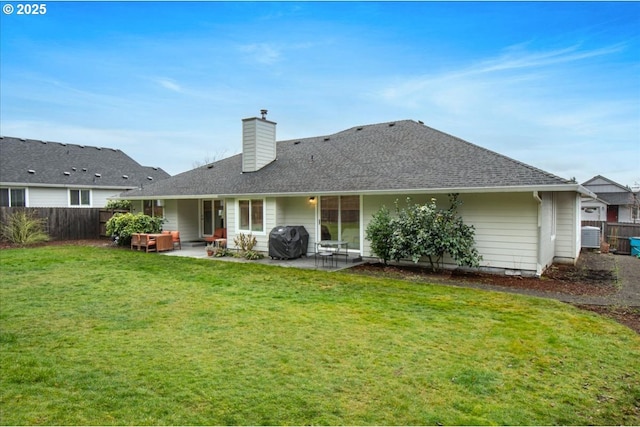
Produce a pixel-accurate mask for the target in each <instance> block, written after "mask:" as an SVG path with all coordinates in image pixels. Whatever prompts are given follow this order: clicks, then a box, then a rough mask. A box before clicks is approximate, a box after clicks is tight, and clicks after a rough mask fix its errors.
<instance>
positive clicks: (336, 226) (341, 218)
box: [320, 196, 360, 250]
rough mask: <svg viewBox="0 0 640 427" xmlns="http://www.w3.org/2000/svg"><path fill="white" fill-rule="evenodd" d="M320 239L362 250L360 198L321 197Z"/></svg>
mask: <svg viewBox="0 0 640 427" xmlns="http://www.w3.org/2000/svg"><path fill="white" fill-rule="evenodd" d="M320 239H321V240H342V241H346V242H348V243H349V249H354V250H360V196H321V197H320Z"/></svg>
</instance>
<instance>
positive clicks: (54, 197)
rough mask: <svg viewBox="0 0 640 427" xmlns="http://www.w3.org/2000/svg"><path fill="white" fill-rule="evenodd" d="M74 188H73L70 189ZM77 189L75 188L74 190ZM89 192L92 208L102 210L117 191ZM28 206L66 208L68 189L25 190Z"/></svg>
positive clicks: (36, 188) (42, 188)
mask: <svg viewBox="0 0 640 427" xmlns="http://www.w3.org/2000/svg"><path fill="white" fill-rule="evenodd" d="M70 188H74V187H70ZM75 189H77V188H75ZM89 190H90V191H91V206H88V207H92V208H102V207H104V206H105V205H106V204H107V201H108V199H109V198H112V197H114V196H116V193H117V190H100V189H89ZM27 197H28V199H29V201H28V206H29V207H32V208H37V207H42V208H67V207H71V205H70V204H69V188H55V187H29V189H28V190H27Z"/></svg>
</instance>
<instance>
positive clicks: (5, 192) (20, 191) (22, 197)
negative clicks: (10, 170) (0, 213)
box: [0, 188, 27, 208]
mask: <svg viewBox="0 0 640 427" xmlns="http://www.w3.org/2000/svg"><path fill="white" fill-rule="evenodd" d="M26 202H27V197H26V190H25V189H24V188H0V206H13V207H20V208H24V207H25V206H27V204H26Z"/></svg>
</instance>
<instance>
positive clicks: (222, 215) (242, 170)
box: [121, 112, 593, 275]
mask: <svg viewBox="0 0 640 427" xmlns="http://www.w3.org/2000/svg"><path fill="white" fill-rule="evenodd" d="M242 147H243V151H242V153H241V154H238V155H235V156H232V157H228V158H226V159H223V160H220V161H217V162H214V163H211V164H209V165H205V166H202V167H199V168H196V169H193V170H191V171H187V172H184V173H181V174H178V175H175V176H173V177H171V178H169V179H166V180H163V181H160V182H154V183H153V184H150V185H146V186H145V187H144V188H142V189H135V190H131V191H128V192H126V193H123V194H122V195H121V197H122V198H124V199H130V200H132V201H134V203H137V204H138V206H140V203H141V201H142V200H148V199H159V200H162V201H163V203H164V206H165V219H166V221H167V223H166V227H167V228H168V229H178V230H180V234H181V236H182V240H183V241H185V240H186V241H189V240H198V239H202V238H204V237H205V236H210V235H211V234H212V233H213V232H214V230H216V229H217V228H220V227H224V228H226V229H227V234H228V238H229V241H230V242H233V238H234V236H236V235H238V234H239V233H245V234H246V233H252V234H253V235H254V236H256V238H257V241H258V246H257V247H256V249H257V250H261V251H267V250H268V240H269V232H270V231H271V230H272V229H273V228H274V227H276V226H282V225H296V226H299V225H302V226H304V227H305V228H306V229H307V231H308V233H309V242H310V243H309V247H308V251H309V252H313V251H314V245H313V244H312V242H317V241H319V240H321V239H327V238H331V239H340V240H343V241H347V242H348V245H349V246H348V248H349V250H350V251H352V252H353V253H354V254H360V255H362V256H365V257H371V256H374V255H373V254H372V252H371V248H370V243H369V242H368V241H367V240H366V239H365V230H366V227H367V225H368V223H369V221H370V220H371V218H372V215H373V214H374V213H375V212H376V211H378V210H379V209H380V207H381V206H382V205H386V206H387V207H389V208H390V209H392V210H393V206H394V203H395V202H396V200H399V201H400V202H401V203H404V200H405V199H406V198H407V197H411V198H412V200H413V201H414V202H418V203H426V202H428V201H429V200H430V199H431V198H436V199H437V203H438V204H439V206H441V207H448V203H449V200H448V196H447V195H448V194H449V193H459V199H460V200H461V201H462V202H463V205H462V206H461V208H460V210H459V212H460V214H461V215H462V217H463V220H464V221H465V223H467V224H471V225H473V226H474V227H475V230H476V247H477V249H478V250H479V252H480V254H481V255H482V256H483V261H482V268H483V269H486V270H494V271H502V272H504V271H510V272H514V273H515V274H531V275H534V274H538V275H539V274H541V273H542V272H543V271H544V269H545V268H546V267H547V266H549V265H550V264H551V263H553V262H554V261H562V262H570V263H573V262H575V261H576V259H577V258H578V255H579V252H580V195H581V194H585V195H591V196H593V194H591V193H590V192H588V191H587V190H585V189H584V188H583V187H582V186H580V185H578V184H577V183H575V182H571V181H567V180H565V179H562V178H559V177H557V176H554V175H552V174H550V173H547V172H544V171H542V170H540V169H537V168H534V167H532V166H528V165H526V164H524V163H521V162H518V161H516V160H513V159H510V158H508V157H505V156H503V155H500V154H498V153H495V152H492V151H489V150H487V149H484V148H482V147H479V146H477V145H474V144H471V143H469V142H466V141H464V140H462V139H460V138H456V137H454V136H451V135H448V134H446V133H443V132H440V131H437V130H435V129H432V128H430V127H427V126H425V125H424V124H423V123H422V122H416V121H412V120H403V121H397V122H389V123H379V124H373V125H367V126H357V127H353V128H350V129H346V130H344V131H341V132H338V133H335V134H332V135H326V136H318V137H311V138H304V139H293V140H286V141H279V142H276V123H275V122H272V121H269V120H267V119H266V118H265V117H264V112H263V117H262V118H257V117H254V118H248V119H244V120H242Z"/></svg>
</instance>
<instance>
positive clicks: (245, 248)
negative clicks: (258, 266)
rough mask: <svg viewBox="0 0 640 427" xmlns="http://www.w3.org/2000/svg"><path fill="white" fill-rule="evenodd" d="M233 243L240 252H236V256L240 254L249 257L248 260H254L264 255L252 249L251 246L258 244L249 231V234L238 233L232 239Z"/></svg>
mask: <svg viewBox="0 0 640 427" xmlns="http://www.w3.org/2000/svg"><path fill="white" fill-rule="evenodd" d="M233 243H234V244H235V245H236V247H237V248H238V249H239V250H240V252H239V254H238V256H240V257H243V258H246V259H249V260H256V259H261V258H263V257H264V255H262V254H261V253H260V252H258V251H254V250H253V248H254V247H255V246H256V245H257V244H258V240H257V239H256V237H255V236H254V235H253V234H251V233H249V234H244V233H240V234H238V235H237V236H236V237H235V238H234V239H233Z"/></svg>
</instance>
